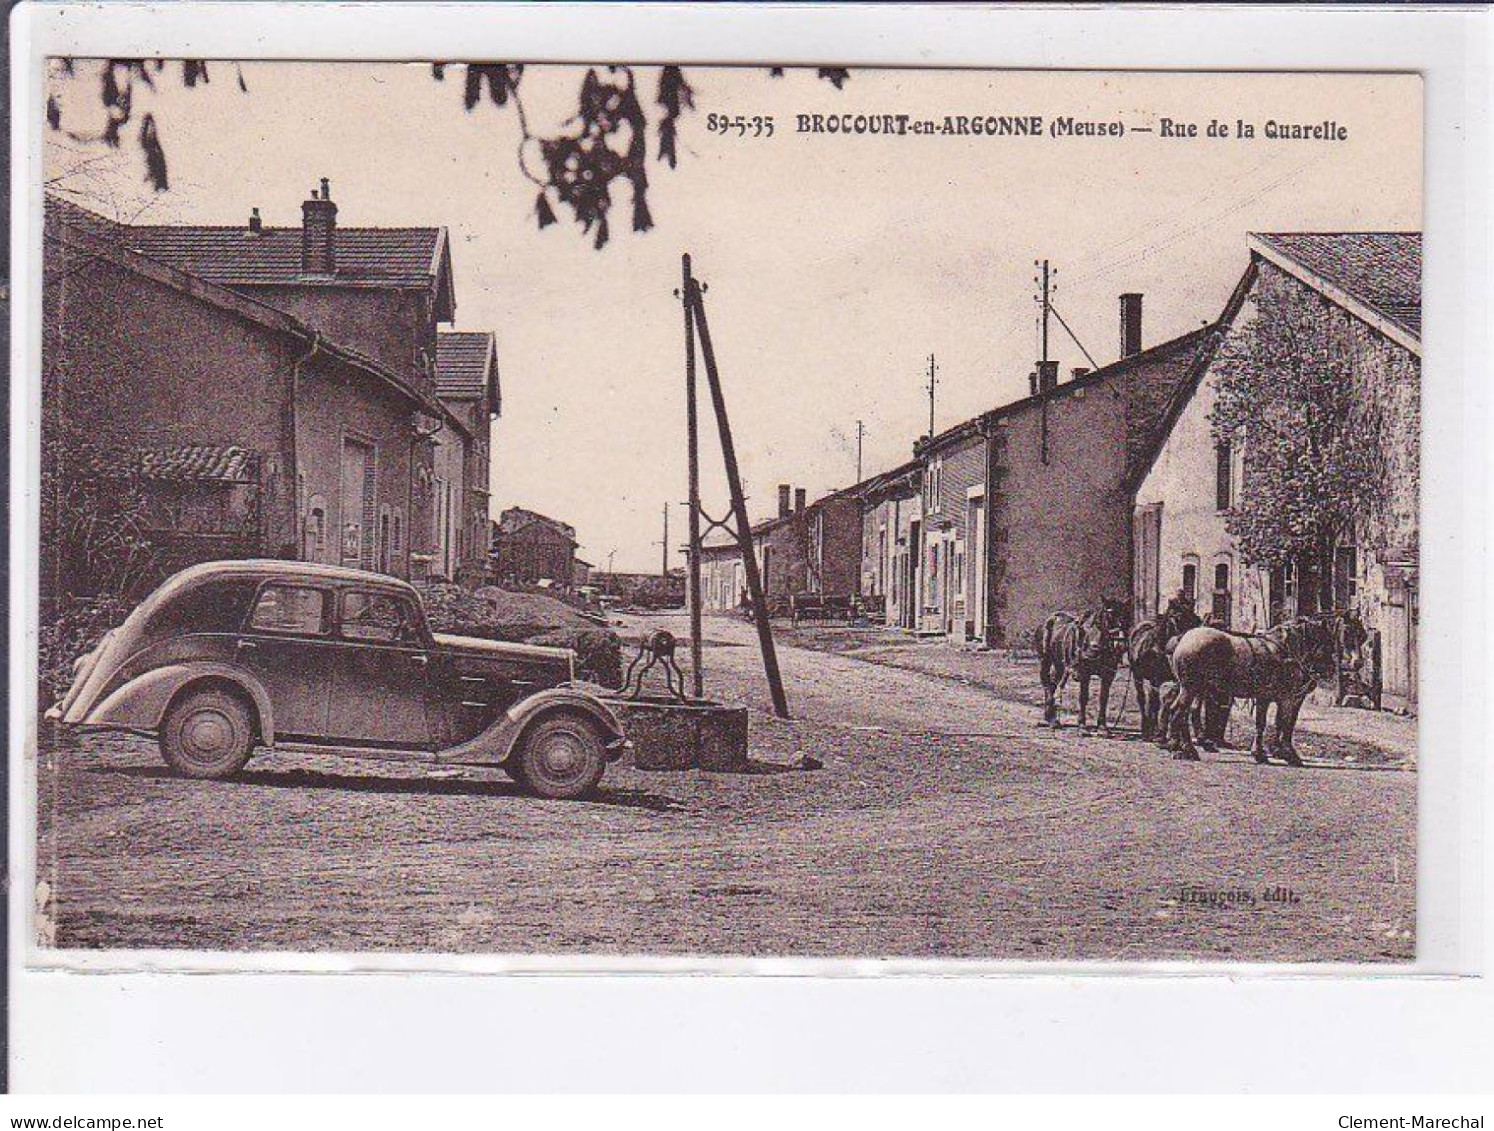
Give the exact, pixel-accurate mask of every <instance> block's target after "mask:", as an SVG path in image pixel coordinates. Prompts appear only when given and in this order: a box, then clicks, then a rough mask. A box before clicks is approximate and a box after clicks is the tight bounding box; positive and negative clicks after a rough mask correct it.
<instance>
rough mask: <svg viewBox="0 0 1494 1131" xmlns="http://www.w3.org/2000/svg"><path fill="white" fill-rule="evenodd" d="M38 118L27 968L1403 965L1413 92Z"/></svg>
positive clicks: (88, 73)
mask: <svg viewBox="0 0 1494 1131" xmlns="http://www.w3.org/2000/svg"><path fill="white" fill-rule="evenodd" d="M45 112H46V126H45V129H44V130H43V144H44V169H45V174H44V184H43V185H42V186H41V195H42V203H41V207H42V214H43V221H42V226H43V233H42V238H43V250H42V263H43V279H42V296H41V314H42V327H41V372H40V411H41V419H40V423H41V439H40V481H39V484H38V487H39V495H38V508H39V521H40V529H39V538H38V542H37V558H36V561H37V579H38V586H37V589H38V591H37V594H36V599H37V602H38V604H37V609H38V628H39V632H38V639H37V645H36V653H37V656H36V659H37V665H38V681H37V685H38V686H37V692H38V693H37V702H36V704H35V709H36V712H37V719H38V722H37V725H36V730H35V749H34V760H33V761H31V762H30V763H29V764H28V773H30V774H31V775H32V777H31V780H30V781H27V782H23V783H19V784H20V786H21V787H22V788H26V789H29V790H34V793H32V794H30V796H32V797H34V813H35V830H34V833H35V865H36V871H35V876H34V887H33V891H32V901H31V902H32V923H31V925H30V932H31V938H32V943H33V945H34V946H35V947H36V948H37V950H38V952H39V953H44V954H45V955H47V956H48V958H49V960H53V961H57V962H61V963H63V964H66V963H67V961H68V960H69V955H73V954H81V953H85V952H97V951H121V952H123V951H153V952H154V951H166V952H212V953H225V954H239V953H252V952H293V953H316V952H327V953H353V954H357V953H370V952H372V953H418V954H429V955H437V956H439V955H519V956H542V957H568V956H593V957H595V956H602V957H610V958H616V959H619V960H621V959H626V958H629V957H696V958H706V959H733V958H764V957H770V958H810V959H863V958H870V959H937V960H978V961H982V962H1010V961H1019V962H1033V961H1036V962H1081V963H1089V962H1106V963H1117V962H1119V963H1129V962H1140V963H1144V962H1156V961H1170V962H1212V963H1221V962H1223V963H1237V962H1242V963H1291V964H1303V965H1311V964H1323V963H1334V964H1343V963H1349V964H1371V965H1384V966H1394V965H1397V964H1402V965H1403V964H1407V963H1410V962H1413V961H1414V960H1415V959H1416V957H1417V954H1418V950H1417V930H1416V926H1417V908H1418V900H1417V829H1418V821H1417V791H1418V789H1417V783H1418V763H1419V746H1418V738H1417V727H1418V616H1419V536H1420V510H1421V508H1420V482H1421V437H1422V431H1421V354H1422V345H1421V327H1422V301H1421V295H1422V184H1423V160H1422V112H1423V97H1422V80H1421V78H1420V76H1418V75H1415V74H1396V73H1375V74H1370V73H1301V72H1299V73H1285V72H1282V73H1252V74H1247V73H1229V74H1222V73H1204V72H1187V71H1174V72H1170V73H1162V72H1143V71H1131V72H1122V71H1114V70H1098V71H1020V70H999V71H998V70H989V69H987V70H980V69H967V70H953V69H940V68H937V67H923V68H899V69H894V68H881V67H875V66H849V67H829V66H825V67H805V66H790V65H785V66H782V67H773V66H768V65H763V66H746V65H742V66H718V65H690V64H680V65H672V64H653V65H644V64H630V65H623V64H608V63H605V62H597V63H594V64H590V65H586V64H567V65H559V64H526V63H525V62H523V61H514V62H492V61H486V60H484V61H465V62H464V61H460V60H457V61H452V60H427V61H419V62H404V63H395V62H358V61H335V62H334V61H327V62H317V61H300V62H289V61H263V60H255V59H253V58H242V59H220V58H206V59H203V58H176V57H164V58H93V57H75V56H67V57H63V56H57V57H53V58H50V59H49V60H48V61H47V73H46V94H45Z"/></svg>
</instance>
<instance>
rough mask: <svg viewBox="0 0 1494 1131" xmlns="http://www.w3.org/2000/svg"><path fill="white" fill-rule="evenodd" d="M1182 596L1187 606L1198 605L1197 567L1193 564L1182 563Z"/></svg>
mask: <svg viewBox="0 0 1494 1131" xmlns="http://www.w3.org/2000/svg"><path fill="white" fill-rule="evenodd" d="M1183 596H1184V597H1185V598H1187V600H1188V604H1190V605H1197V604H1198V566H1197V565H1196V564H1195V563H1193V562H1184V563H1183Z"/></svg>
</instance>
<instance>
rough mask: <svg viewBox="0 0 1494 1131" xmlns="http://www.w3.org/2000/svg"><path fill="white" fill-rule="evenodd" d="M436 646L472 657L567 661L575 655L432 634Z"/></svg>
mask: <svg viewBox="0 0 1494 1131" xmlns="http://www.w3.org/2000/svg"><path fill="white" fill-rule="evenodd" d="M432 636H433V637H434V638H435V641H436V645H437V647H439V648H442V649H444V650H447V651H451V652H466V653H468V654H469V655H473V656H525V657H531V658H534V659H550V660H569V659H571V657H572V656H574V655H575V653H573V652H572V651H571V650H570V649H569V648H546V647H542V646H541V645H539V644H511V643H509V642H508V641H506V640H484V639H482V638H481V637H478V636H452V635H451V634H449V633H445V632H437V633H433V634H432Z"/></svg>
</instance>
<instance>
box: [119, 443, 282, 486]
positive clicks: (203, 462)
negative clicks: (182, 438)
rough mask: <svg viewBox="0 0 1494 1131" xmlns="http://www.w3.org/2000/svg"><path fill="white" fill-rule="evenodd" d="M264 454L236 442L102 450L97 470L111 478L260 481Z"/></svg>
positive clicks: (207, 481) (204, 481) (211, 481)
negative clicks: (233, 443)
mask: <svg viewBox="0 0 1494 1131" xmlns="http://www.w3.org/2000/svg"><path fill="white" fill-rule="evenodd" d="M259 461H260V453H259V452H256V451H252V450H250V449H248V448H241V447H238V446H236V445H218V444H187V445H184V446H182V447H176V448H125V449H115V450H112V451H104V452H100V453H98V454H97V455H96V456H95V457H94V459H93V471H94V473H95V474H97V475H102V476H104V477H106V478H109V479H124V478H132V479H133V478H140V479H155V480H167V481H172V482H177V483H257V482H258V481H259Z"/></svg>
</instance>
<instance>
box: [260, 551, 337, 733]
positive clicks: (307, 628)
mask: <svg viewBox="0 0 1494 1131" xmlns="http://www.w3.org/2000/svg"><path fill="white" fill-rule="evenodd" d="M331 605H332V600H331V593H330V591H328V590H326V589H320V588H317V587H315V586H309V585H287V584H283V583H281V582H278V581H272V582H266V583H265V584H264V585H261V586H260V589H259V593H258V595H257V596H256V597H255V601H254V608H253V609H252V610H251V612H250V614H249V619H248V621H247V623H246V624H245V625H244V629H243V631H242V632H240V633H239V636H238V639H237V640H236V641H235V661H236V662H237V663H238V664H239V665H240V666H242V667H244V668H246V669H247V670H248V671H249V672H250V674H251V675H253V676H254V678H255V679H256V680H258V681H259V684H260V686H261V687H263V688H264V689H265V693H266V694H267V695H268V696H269V697H270V709H271V711H272V712H273V713H274V718H275V733H276V736H277V737H282V736H283V737H286V738H302V739H308V740H311V741H317V740H319V739H321V738H322V737H323V736H324V735H325V733H326V730H327V697H328V692H329V689H330V678H329V673H330V671H331V668H332V662H333V657H334V655H335V654H336V651H337V645H336V642H335V641H334V640H333V639H332V632H331V626H332V609H331Z"/></svg>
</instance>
